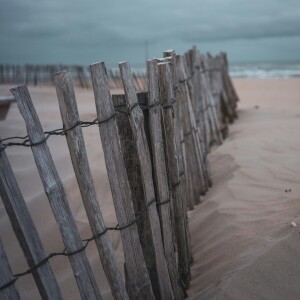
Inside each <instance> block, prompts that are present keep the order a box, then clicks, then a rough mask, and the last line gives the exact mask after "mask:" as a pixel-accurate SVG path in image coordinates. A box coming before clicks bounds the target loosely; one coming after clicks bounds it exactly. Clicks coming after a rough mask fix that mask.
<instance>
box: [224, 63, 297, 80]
mask: <svg viewBox="0 0 300 300" xmlns="http://www.w3.org/2000/svg"><path fill="white" fill-rule="evenodd" d="M229 73H230V76H232V77H236V78H262V79H263V78H291V77H300V61H289V62H251V63H245V62H243V63H234V62H232V63H230V67H229Z"/></svg>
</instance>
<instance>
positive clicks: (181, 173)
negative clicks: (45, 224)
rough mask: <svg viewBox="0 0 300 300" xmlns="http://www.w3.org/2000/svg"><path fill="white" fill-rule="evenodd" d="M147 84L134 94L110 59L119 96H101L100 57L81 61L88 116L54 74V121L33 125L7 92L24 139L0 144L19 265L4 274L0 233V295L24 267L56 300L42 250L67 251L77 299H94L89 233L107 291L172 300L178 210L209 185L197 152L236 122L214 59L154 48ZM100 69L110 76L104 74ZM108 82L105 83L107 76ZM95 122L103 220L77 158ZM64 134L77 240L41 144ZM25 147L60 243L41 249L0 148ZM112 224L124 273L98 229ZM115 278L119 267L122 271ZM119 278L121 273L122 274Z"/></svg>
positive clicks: (182, 212) (24, 95) (179, 241)
mask: <svg viewBox="0 0 300 300" xmlns="http://www.w3.org/2000/svg"><path fill="white" fill-rule="evenodd" d="M146 69H147V78H146V80H144V83H145V82H146V83H147V89H146V91H144V92H138V93H137V90H140V89H141V88H142V84H141V85H140V86H137V83H136V82H137V81H136V78H135V77H134V76H133V75H132V72H131V69H130V66H129V64H128V63H127V62H123V63H120V64H119V70H120V75H119V76H120V77H119V78H116V79H115V80H116V82H117V81H118V82H119V81H120V80H121V82H122V88H123V90H124V93H122V94H118V95H111V90H110V86H109V77H108V72H107V70H106V67H105V64H104V63H103V62H101V63H96V64H93V65H91V66H90V72H91V77H90V78H91V82H92V86H93V89H94V96H95V105H96V111H97V118H96V119H95V120H90V121H82V120H80V119H79V114H78V109H77V102H76V96H75V92H74V83H73V80H72V74H71V72H70V71H68V70H63V71H59V72H56V73H55V74H54V76H53V84H54V85H55V87H56V91H57V97H58V100H59V106H60V112H61V117H62V122H63V128H61V129H56V130H53V131H47V132H44V131H43V128H42V126H41V123H40V120H39V117H38V115H37V113H36V111H35V108H34V106H33V104H32V101H31V97H30V94H29V92H28V89H27V87H26V85H22V86H18V87H16V88H13V89H12V90H11V91H12V93H13V95H14V97H15V100H16V102H17V105H18V108H19V110H20V113H21V115H22V117H23V118H24V121H25V123H26V127H27V132H28V135H27V136H26V137H12V138H7V139H3V140H1V143H0V195H1V198H2V201H3V204H4V206H5V209H6V211H7V214H8V216H9V219H10V221H11V225H12V227H13V229H14V232H15V234H16V237H17V239H18V241H19V244H20V246H21V248H22V250H23V253H24V256H25V257H26V260H27V263H28V266H29V269H28V270H25V271H24V272H23V273H20V274H12V272H11V268H10V265H9V262H8V261H7V257H6V254H5V251H4V249H3V247H2V244H1V240H0V265H1V272H2V275H1V277H0V296H1V299H2V298H3V299H12V298H13V299H17V298H18V297H19V294H18V291H17V289H16V287H15V285H14V283H15V282H16V280H18V278H20V277H22V276H25V275H28V274H31V275H32V276H33V278H34V280H35V282H36V285H37V288H38V290H39V292H40V295H41V297H42V298H43V299H50V298H51V299H62V293H61V291H60V289H59V286H58V284H57V281H56V278H55V276H54V274H53V272H52V269H51V266H50V262H49V260H51V258H52V257H54V256H59V255H63V256H67V257H68V259H69V261H70V265H71V267H72V270H73V273H74V276H75V278H76V282H77V286H78V290H79V293H80V296H81V298H82V299H102V296H101V287H100V286H99V283H98V282H96V280H95V277H94V274H93V272H92V268H91V266H90V264H89V261H88V258H87V255H86V252H85V249H86V247H87V245H88V244H89V243H90V242H92V241H95V243H96V245H97V249H98V252H99V257H100V260H101V262H102V266H103V269H104V271H105V274H106V277H107V280H108V282H109V285H110V288H111V292H112V295H113V297H114V298H115V299H183V298H184V297H185V296H186V290H187V288H188V286H189V281H190V264H191V263H192V260H193V258H192V251H191V243H190V236H189V228H188V218H187V211H188V210H189V209H193V207H194V206H195V205H197V204H198V203H200V202H201V195H204V194H205V193H206V192H207V190H208V189H209V188H210V187H211V186H212V184H213V182H212V175H211V171H210V165H209V161H208V159H207V153H208V152H209V150H210V148H211V147H212V146H213V145H219V144H221V143H222V140H223V138H224V137H225V136H226V134H227V132H228V123H229V122H232V121H233V120H234V119H235V118H236V106H237V101H238V97H237V94H236V93H235V90H234V87H233V85H232V82H231V80H230V77H229V75H228V64H227V59H226V55H225V54H224V53H222V54H221V55H219V56H217V57H212V56H210V55H200V53H199V52H198V51H197V49H196V48H195V47H193V48H192V49H191V50H189V51H188V52H187V53H186V54H185V55H176V54H175V52H174V51H173V50H169V51H165V52H164V58H161V59H152V60H148V61H147V66H146ZM110 77H111V75H110ZM110 85H111V84H110ZM95 125H97V126H99V132H100V137H101V142H102V148H103V152H104V157H105V163H106V168H107V173H108V177H109V182H110V186H111V192H112V197H113V201H114V206H115V211H116V216H117V220H118V224H116V226H113V227H107V226H106V225H105V223H104V221H103V218H102V213H101V209H100V206H99V201H98V198H97V194H96V191H95V187H94V183H93V179H92V175H91V170H90V167H89V163H88V158H87V153H86V148H85V142H84V138H83V133H82V128H83V127H87V126H95ZM55 135H64V136H65V137H66V141H67V144H68V147H69V152H70V157H71V160H72V164H73V168H74V172H75V176H76V179H77V182H78V185H79V188H80V193H81V197H82V201H83V204H84V207H85V210H86V213H87V216H88V220H89V223H90V227H91V230H92V234H93V236H91V237H90V238H89V239H85V240H82V239H81V237H80V235H79V231H78V228H77V227H76V223H75V220H74V217H73V215H72V213H71V210H70V207H69V203H68V199H67V196H66V193H65V191H64V187H63V184H62V182H61V180H60V178H59V175H58V173H57V170H56V168H55V165H54V162H53V159H52V156H51V153H50V151H49V148H48V146H47V140H48V138H52V137H53V136H55ZM11 146H23V147H31V149H32V154H33V156H34V159H35V163H36V166H37V169H38V172H39V175H40V178H41V180H42V183H43V186H44V190H45V193H46V195H47V197H48V200H49V203H50V205H51V208H52V211H53V214H54V217H55V220H56V222H57V224H58V227H59V230H60V233H61V236H62V239H63V242H64V246H65V249H64V250H63V251H61V252H56V253H50V254H46V253H45V251H44V248H43V245H42V242H41V240H40V237H39V235H38V232H37V230H36V228H35V225H34V223H33V221H32V218H31V216H30V212H29V211H28V209H27V207H26V203H25V200H24V198H23V196H22V194H21V192H20V189H19V187H18V184H17V182H16V179H15V176H14V173H13V170H12V168H11V166H10V163H9V161H8V158H7V156H6V151H8V150H9V147H11ZM113 230H117V231H120V234H121V241H122V245H123V251H124V270H120V268H119V267H118V265H117V263H116V259H115V254H114V252H113V249H112V246H111V243H110V240H109V237H108V235H107V232H108V231H113ZM122 274H125V276H123V275H122ZM123 277H125V279H123Z"/></svg>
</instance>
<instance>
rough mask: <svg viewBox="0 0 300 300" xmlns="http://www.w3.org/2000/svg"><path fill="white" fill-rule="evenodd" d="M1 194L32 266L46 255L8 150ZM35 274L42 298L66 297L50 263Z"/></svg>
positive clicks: (0, 156)
mask: <svg viewBox="0 0 300 300" xmlns="http://www.w3.org/2000/svg"><path fill="white" fill-rule="evenodd" d="M1 146H2V145H1V143H0V148H1ZM0 196H1V199H2V202H3V204H4V207H5V209H6V212H7V215H8V217H9V219H10V223H11V225H12V228H13V230H14V232H15V234H16V237H17V239H18V241H19V244H20V246H21V248H22V250H23V253H24V255H25V257H26V260H27V263H28V266H29V267H30V268H32V267H34V266H35V265H37V264H38V263H39V262H41V261H42V260H43V259H44V258H45V256H46V255H45V251H44V248H43V246H42V242H41V240H40V238H39V235H38V232H37V230H36V227H35V225H34V223H33V221H32V218H31V216H30V213H29V211H28V209H27V206H26V204H25V200H24V198H23V195H22V193H21V191H20V189H19V186H18V183H17V181H16V178H15V176H14V174H13V171H12V168H11V165H10V163H9V161H8V158H7V156H6V153H5V151H2V152H1V153H0ZM32 275H33V278H34V280H35V282H36V285H37V288H38V290H39V292H40V295H41V297H42V299H51V298H52V299H54V298H55V299H62V295H61V292H60V290H59V287H58V284H57V282H56V279H55V277H54V275H53V273H52V270H51V266H50V263H49V262H47V263H45V264H44V265H42V266H40V267H38V268H37V269H36V270H34V271H33V272H32Z"/></svg>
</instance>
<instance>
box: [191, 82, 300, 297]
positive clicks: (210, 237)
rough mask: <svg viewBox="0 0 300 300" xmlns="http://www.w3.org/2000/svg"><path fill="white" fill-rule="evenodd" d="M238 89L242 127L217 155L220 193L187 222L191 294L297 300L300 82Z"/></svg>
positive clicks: (233, 131) (232, 132)
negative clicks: (190, 241) (190, 263)
mask: <svg viewBox="0 0 300 300" xmlns="http://www.w3.org/2000/svg"><path fill="white" fill-rule="evenodd" d="M235 84H236V87H237V90H238V92H239V95H240V98H241V102H240V103H239V120H237V121H236V122H235V124H233V125H232V126H231V127H230V134H229V137H228V139H227V140H226V141H225V143H224V144H223V145H222V146H221V147H219V148H217V149H214V150H213V151H212V152H211V154H210V161H211V164H212V169H213V174H214V179H215V180H214V186H213V188H212V189H211V190H210V192H209V193H208V194H207V196H206V197H205V199H204V200H203V203H202V204H201V205H199V206H197V207H196V209H195V210H194V211H192V212H191V213H190V216H189V217H190V230H191V235H192V246H193V253H194V259H195V262H194V264H193V267H192V278H193V280H192V284H191V288H190V290H189V295H190V298H191V299H299V298H300V285H299V280H298V278H299V276H300V260H299V258H300V247H299V246H300V235H299V231H300V218H299V216H300V215H299V214H300V186H299V178H300V177H299V176H300V159H299V151H300V135H299V131H298V128H299V125H300V98H299V95H300V93H299V92H300V80H298V79H293V80H292V79H291V80H275V79H274V80H236V81H235ZM292 221H293V222H295V223H296V224H298V227H296V228H293V227H292V226H291V222H292Z"/></svg>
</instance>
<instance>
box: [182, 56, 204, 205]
mask: <svg viewBox="0 0 300 300" xmlns="http://www.w3.org/2000/svg"><path fill="white" fill-rule="evenodd" d="M176 58H177V64H176V71H177V76H178V79H179V84H178V89H177V93H176V98H177V100H178V101H179V105H180V107H181V114H182V115H181V125H182V130H183V136H184V146H185V148H186V149H185V153H186V159H187V168H188V173H190V175H191V176H192V184H191V185H190V186H189V188H190V189H191V190H193V191H194V198H193V199H191V201H193V203H194V204H197V203H199V202H200V194H204V193H205V192H206V191H207V183H206V176H205V175H206V174H205V170H204V168H203V154H202V149H201V147H200V139H199V133H198V131H197V129H196V122H195V119H194V115H193V109H192V105H191V99H190V97H189V92H188V86H187V83H186V80H187V75H186V73H185V69H184V64H183V57H182V56H179V55H177V57H176Z"/></svg>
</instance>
